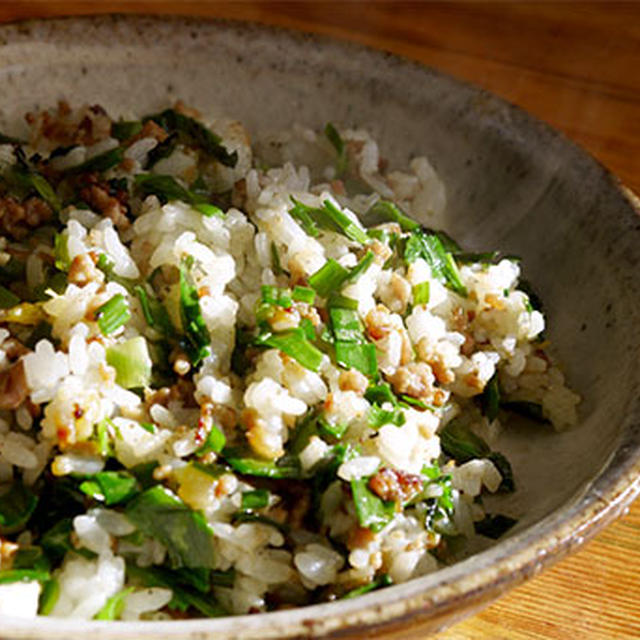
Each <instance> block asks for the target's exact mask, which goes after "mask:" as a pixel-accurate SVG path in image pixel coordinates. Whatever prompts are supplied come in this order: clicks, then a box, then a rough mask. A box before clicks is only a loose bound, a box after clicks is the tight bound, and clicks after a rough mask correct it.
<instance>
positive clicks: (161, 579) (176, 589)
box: [127, 564, 227, 618]
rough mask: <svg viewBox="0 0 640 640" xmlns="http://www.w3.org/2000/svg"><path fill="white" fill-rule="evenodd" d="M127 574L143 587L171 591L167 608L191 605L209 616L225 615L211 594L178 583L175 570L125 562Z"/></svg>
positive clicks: (181, 607)
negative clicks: (145, 566) (171, 594)
mask: <svg viewBox="0 0 640 640" xmlns="http://www.w3.org/2000/svg"><path fill="white" fill-rule="evenodd" d="M127 576H128V578H129V579H134V580H135V581H136V582H138V583H140V584H142V585H144V586H145V587H164V588H165V589H171V590H172V591H173V598H172V600H171V602H170V603H169V608H171V609H177V610H179V611H186V610H187V609H188V608H189V607H193V608H194V609H196V610H198V611H199V612H200V613H202V614H203V615H205V616H207V617H209V618H217V617H220V616H224V615H227V612H226V611H225V609H224V608H223V607H222V606H221V605H220V604H218V603H217V602H216V601H215V599H214V598H213V596H212V595H211V594H207V595H201V594H199V593H197V592H194V591H193V590H192V589H189V588H188V587H186V586H184V585H182V584H180V583H179V582H178V580H177V579H176V572H174V571H168V570H166V569H160V568H158V567H148V568H142V567H138V566H137V565H135V564H127Z"/></svg>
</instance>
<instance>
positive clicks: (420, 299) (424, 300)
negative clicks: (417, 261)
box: [412, 280, 430, 305]
mask: <svg viewBox="0 0 640 640" xmlns="http://www.w3.org/2000/svg"><path fill="white" fill-rule="evenodd" d="M412 294H413V304H414V305H419V304H428V303H429V296H430V285H429V281H428V280H425V281H424V282H421V283H419V284H416V285H414V286H413V289H412Z"/></svg>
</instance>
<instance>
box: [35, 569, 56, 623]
mask: <svg viewBox="0 0 640 640" xmlns="http://www.w3.org/2000/svg"><path fill="white" fill-rule="evenodd" d="M59 597H60V583H59V582H58V581H57V580H56V579H55V578H51V579H49V580H47V581H45V582H44V584H43V585H42V591H41V593H40V597H39V598H38V614H39V615H41V616H48V615H50V614H51V612H52V611H53V608H54V607H55V606H56V602H58V598H59Z"/></svg>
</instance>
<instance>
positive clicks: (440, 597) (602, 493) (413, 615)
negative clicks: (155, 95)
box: [0, 12, 640, 639]
mask: <svg viewBox="0 0 640 640" xmlns="http://www.w3.org/2000/svg"><path fill="white" fill-rule="evenodd" d="M71 23H91V25H93V26H97V27H98V28H104V29H109V28H113V27H114V25H121V24H123V23H124V24H125V25H129V26H131V27H132V26H134V25H136V24H138V25H142V26H145V25H153V24H166V23H172V24H173V25H174V26H176V27H178V28H199V29H202V30H211V32H214V31H216V30H229V31H239V32H241V33H251V32H252V31H254V32H255V31H258V32H260V33H269V34H271V36H272V37H274V38H281V39H283V38H288V39H289V40H290V41H291V40H294V41H296V42H307V43H310V44H313V45H314V46H319V47H332V48H334V49H340V50H341V52H342V53H344V54H348V53H349V52H350V51H358V52H361V53H366V55H368V56H370V57H377V59H378V61H379V62H380V63H381V64H387V65H388V64H399V65H400V66H402V67H413V69H414V72H415V71H418V72H420V73H428V74H430V75H431V76H436V77H439V78H444V79H447V80H448V81H449V82H451V83H452V84H454V85H456V86H459V87H466V88H467V90H471V91H472V92H474V93H476V94H477V95H484V96H491V97H492V98H493V99H495V100H496V101H497V102H498V103H499V104H500V105H502V106H503V107H505V108H507V110H508V111H509V113H511V114H514V115H516V116H517V117H518V121H517V122H516V125H515V126H516V127H520V126H522V123H523V122H524V123H525V124H526V125H528V126H531V127H535V128H536V129H537V130H538V131H542V132H544V134H545V135H546V136H548V137H549V139H554V140H559V141H560V142H561V143H562V144H563V145H570V146H572V147H574V148H575V149H578V150H579V151H580V152H581V154H582V155H586V156H587V157H588V158H589V161H590V162H591V163H592V164H593V165H596V166H597V170H598V172H599V174H600V177H601V178H603V179H604V180H605V182H607V183H608V186H609V189H610V191H611V192H613V191H615V192H616V193H617V195H618V196H621V202H622V203H626V204H627V205H628V209H629V211H630V213H631V214H632V215H636V216H638V219H640V199H639V198H638V197H637V196H636V195H635V194H634V193H633V192H632V191H631V190H629V189H628V188H626V187H625V186H624V185H623V184H622V183H621V182H620V180H619V179H618V178H617V177H615V176H614V175H613V174H612V173H611V172H610V171H609V170H608V169H607V168H606V167H604V166H603V165H602V164H601V163H600V162H599V161H598V160H597V159H595V158H593V156H591V154H590V153H588V152H587V151H585V150H584V149H582V148H581V147H580V146H579V145H578V144H576V143H575V142H573V141H572V140H570V139H569V138H567V137H566V136H565V135H564V134H563V133H561V132H559V131H557V130H556V129H553V128H552V127H551V126H550V125H548V124H546V123H545V122H543V121H541V120H540V119H538V118H537V117H535V116H533V115H531V114H529V113H528V112H526V111H525V110H524V109H522V108H521V107H518V106H517V105H514V104H512V103H510V102H509V101H507V100H505V99H504V98H502V97H500V96H497V95H496V94H494V93H492V92H489V91H487V90H485V89H483V88H481V87H479V86H477V85H474V84H473V83H471V82H468V81H466V80H462V79H459V78H457V77H455V76H452V75H450V74H448V73H445V72H443V71H440V70H438V69H436V68H433V67H430V66H428V65H426V64H423V63H420V62H417V61H415V60H411V59H408V58H405V57H403V56H401V55H398V54H395V53H390V52H388V51H386V50H384V49H377V48H372V47H370V46H366V45H363V44H359V43H355V42H353V41H348V40H346V39H345V38H344V37H331V36H327V35H324V34H317V33H309V32H305V31H300V30H294V29H291V28H284V27H279V26H274V25H270V24H264V23H260V22H250V21H243V20H236V19H226V18H224V19H221V18H215V17H205V16H193V15H190V16H189V15H181V14H174V13H172V14H146V13H129V12H127V13H98V14H91V15H67V16H56V17H47V18H35V19H27V20H23V19H18V20H15V21H11V22H7V23H4V24H2V25H0V48H1V47H4V46H6V45H7V44H11V43H12V38H13V39H16V38H19V37H22V36H24V33H25V29H28V28H31V29H35V30H44V31H45V32H50V31H55V30H56V29H60V28H62V27H63V26H64V25H65V24H71ZM639 495H640V398H636V399H635V401H634V402H633V403H632V405H631V406H630V407H629V410H628V413H627V419H626V420H625V426H624V428H623V430H622V432H621V436H620V438H619V442H618V444H617V447H616V449H615V451H614V452H613V453H612V454H611V456H610V457H609V459H608V460H607V461H606V462H605V463H604V464H603V465H602V467H601V468H600V470H599V472H598V474H597V475H596V476H594V478H593V480H592V481H591V482H590V483H589V485H588V486H586V487H584V488H583V490H582V491H581V493H580V494H579V495H577V496H576V497H575V498H574V499H573V500H570V501H567V503H565V504H563V505H562V507H561V508H559V509H556V510H555V511H554V512H552V513H551V514H548V515H547V516H545V517H544V518H542V519H541V520H539V521H537V522H534V523H533V524H531V525H529V526H528V527H526V528H525V529H523V530H522V531H521V532H518V533H517V534H515V535H513V536H511V537H509V538H507V539H506V540H504V541H502V542H500V543H497V544H495V545H493V546H492V547H490V548H488V549H486V550H485V551H482V552H480V553H477V554H474V555H473V556H471V557H469V558H467V559H465V560H463V561H460V562H458V563H456V564H454V565H451V566H449V567H446V568H443V569H440V570H438V571H437V572H434V573H432V574H428V575H426V576H422V577H419V578H414V579H412V580H410V581H408V582H406V583H402V584H399V585H395V586H392V587H388V588H386V589H384V590H381V591H376V592H372V593H370V594H366V595H363V596H360V597H359V598H355V599H353V600H349V601H339V602H333V603H323V604H316V605H309V606H305V607H300V608H296V609H290V610H286V611H276V612H265V613H260V614H251V615H241V616H228V617H224V618H197V619H191V620H180V621H177V620H172V621H155V622H150V621H141V622H140V621H137V622H122V621H116V622H112V621H109V622H106V621H93V620H90V621H86V620H73V619H60V618H49V617H40V616H39V617H38V618H35V619H33V618H31V619H23V618H11V617H5V618H3V619H2V632H3V634H7V635H8V636H12V637H16V638H18V637H25V638H26V637H34V633H37V634H38V636H39V635H40V634H46V635H47V636H49V637H52V638H58V637H60V638H62V637H68V636H70V635H71V634H74V633H79V632H82V633H92V632H95V633H98V635H99V637H100V638H114V639H115V638H120V639H124V638H131V637H139V638H144V637H147V636H155V635H157V634H159V633H160V634H162V637H167V638H170V637H187V636H189V637H193V638H196V637H198V638H201V637H210V636H211V637H213V636H215V637H222V635H220V634H223V635H224V637H234V638H236V637H237V638H254V637H258V636H259V637H262V638H265V639H266V638H272V637H302V636H304V637H308V636H311V635H312V636H313V637H318V636H328V637H333V636H337V635H340V636H342V635H343V634H344V633H345V632H353V631H356V630H357V631H358V632H360V633H362V632H364V631H372V632H375V631H384V630H385V629H386V628H389V627H391V626H393V627H394V628H397V627H398V625H400V626H403V625H408V624H416V623H419V622H420V621H422V620H428V619H432V618H435V619H437V618H439V617H442V616H445V615H448V614H450V613H451V612H453V611H455V610H458V609H460V610H461V611H463V614H462V616H460V619H461V618H462V617H466V615H469V614H470V613H472V612H473V611H475V610H478V609H480V608H482V607H483V606H486V605H487V604H488V603H489V602H490V601H491V600H492V599H493V598H495V597H497V596H499V595H501V594H502V593H503V592H505V591H506V590H507V589H509V588H511V587H513V586H517V585H518V584H520V583H522V582H523V581H525V580H526V579H528V578H529V577H532V576H533V575H535V574H537V573H539V572H540V571H541V570H542V569H544V568H546V567H548V566H550V565H551V564H552V563H554V562H556V561H558V560H560V559H561V558H563V557H564V556H566V555H567V554H569V553H570V552H572V551H574V550H576V549H577V548H579V547H580V546H582V545H583V544H584V543H585V542H587V541H588V540H590V539H591V538H592V537H594V536H595V535H596V534H597V533H598V532H599V531H601V530H602V529H603V528H604V527H605V526H607V525H608V524H609V523H611V522H612V521H613V520H615V519H616V518H618V517H620V516H621V515H623V514H624V513H625V512H626V511H627V510H628V505H629V504H630V503H631V502H632V501H633V500H634V499H635V498H636V497H638V496H639ZM470 567H473V568H474V571H472V572H469V571H468V569H469V568H470ZM451 623H453V621H451V622H447V623H446V624H445V626H448V624H451Z"/></svg>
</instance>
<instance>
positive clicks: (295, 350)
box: [255, 327, 323, 371]
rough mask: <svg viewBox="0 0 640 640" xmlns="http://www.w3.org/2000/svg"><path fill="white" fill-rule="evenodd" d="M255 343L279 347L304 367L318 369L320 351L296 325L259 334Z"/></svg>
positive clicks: (312, 369)
mask: <svg viewBox="0 0 640 640" xmlns="http://www.w3.org/2000/svg"><path fill="white" fill-rule="evenodd" d="M255 343H256V344H257V345H260V346H264V347H272V348H273V349H279V350H280V351H282V353H286V354H287V355H288V356H290V357H291V358H293V359H294V360H296V361H297V362H299V363H300V364H301V365H302V366H303V367H304V368H305V369H310V370H311V371H318V370H319V369H320V365H321V364H322V358H323V355H322V351H320V350H319V349H317V348H316V347H314V346H313V344H311V342H309V340H307V336H306V333H305V331H304V329H301V328H300V327H296V328H295V329H290V330H289V331H284V332H282V333H271V332H266V333H263V334H260V335H259V336H258V337H257V338H256V340H255Z"/></svg>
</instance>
